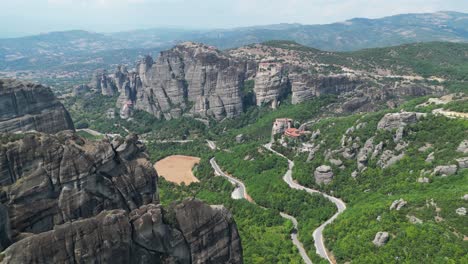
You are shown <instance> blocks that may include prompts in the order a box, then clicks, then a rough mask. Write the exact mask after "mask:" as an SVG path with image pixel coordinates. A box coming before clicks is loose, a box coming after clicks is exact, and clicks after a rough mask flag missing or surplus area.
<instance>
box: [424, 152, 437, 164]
mask: <svg viewBox="0 0 468 264" xmlns="http://www.w3.org/2000/svg"><path fill="white" fill-rule="evenodd" d="M434 159H435V157H434V152H431V153H429V155H427V158H426V162H427V163H432V162H433V161H434Z"/></svg>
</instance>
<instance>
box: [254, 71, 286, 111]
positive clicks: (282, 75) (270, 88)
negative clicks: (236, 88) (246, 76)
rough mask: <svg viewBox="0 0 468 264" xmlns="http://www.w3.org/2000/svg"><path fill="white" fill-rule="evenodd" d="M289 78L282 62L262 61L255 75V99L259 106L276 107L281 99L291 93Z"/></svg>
mask: <svg viewBox="0 0 468 264" xmlns="http://www.w3.org/2000/svg"><path fill="white" fill-rule="evenodd" d="M288 89H290V88H289V80H288V77H287V74H286V72H285V68H284V67H283V65H282V64H281V63H276V62H261V63H259V65H258V69H257V74H256V76H255V87H254V92H255V99H256V102H257V105H258V106H261V105H270V106H271V107H272V108H276V106H277V105H278V103H279V101H280V100H281V99H282V98H284V97H286V96H287V95H288V93H289V90H288Z"/></svg>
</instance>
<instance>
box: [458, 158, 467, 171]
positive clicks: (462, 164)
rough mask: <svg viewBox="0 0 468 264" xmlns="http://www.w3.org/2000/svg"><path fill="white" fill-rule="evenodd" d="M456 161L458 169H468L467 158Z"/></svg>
mask: <svg viewBox="0 0 468 264" xmlns="http://www.w3.org/2000/svg"><path fill="white" fill-rule="evenodd" d="M456 161H457V162H458V167H459V168H460V169H466V168H468V157H463V158H459V159H456Z"/></svg>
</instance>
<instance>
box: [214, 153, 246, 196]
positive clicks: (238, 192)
mask: <svg viewBox="0 0 468 264" xmlns="http://www.w3.org/2000/svg"><path fill="white" fill-rule="evenodd" d="M210 164H211V167H212V168H213V170H214V171H215V174H216V175H219V176H222V177H224V178H226V179H228V181H230V182H231V183H232V184H234V185H235V186H236V189H234V191H233V192H232V193H231V198H232V199H235V200H239V199H246V200H248V201H250V197H249V196H248V195H247V190H246V188H245V185H244V183H243V182H241V181H239V180H238V179H236V178H234V177H231V176H229V175H227V174H226V173H225V172H224V171H222V170H221V168H220V167H219V165H218V163H216V160H215V158H211V159H210Z"/></svg>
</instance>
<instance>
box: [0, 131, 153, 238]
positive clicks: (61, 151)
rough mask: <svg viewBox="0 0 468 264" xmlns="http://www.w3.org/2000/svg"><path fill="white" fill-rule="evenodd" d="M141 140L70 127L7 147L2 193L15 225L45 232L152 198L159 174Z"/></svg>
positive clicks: (0, 179)
mask: <svg viewBox="0 0 468 264" xmlns="http://www.w3.org/2000/svg"><path fill="white" fill-rule="evenodd" d="M137 142H138V141H137V138H136V137H132V136H129V137H128V138H127V139H125V140H123V139H122V140H121V141H120V142H117V141H114V142H112V144H111V143H110V142H108V141H101V142H91V141H87V140H83V139H82V138H80V137H78V136H76V135H75V134H73V133H71V132H69V131H64V132H60V133H58V134H57V135H47V134H39V133H36V134H28V135H26V136H25V137H24V138H23V139H21V140H17V141H15V142H12V143H9V144H8V145H6V146H4V147H3V148H2V149H1V150H0V152H1V154H0V156H1V158H0V169H1V174H0V175H1V176H0V183H1V185H2V186H5V187H4V188H3V189H2V192H4V193H3V195H0V197H5V198H6V199H4V200H2V201H1V202H2V203H3V204H4V205H5V206H7V207H8V209H9V214H10V219H11V227H12V229H13V230H14V231H16V232H29V233H40V232H44V231H48V230H51V229H52V228H53V226H54V225H57V224H62V223H64V222H67V221H71V220H75V219H78V218H86V217H91V216H94V215H96V214H97V213H99V212H100V211H102V210H105V209H116V208H125V209H127V210H132V209H135V208H138V207H139V206H141V205H143V204H147V203H150V202H152V201H153V200H154V194H155V193H156V180H157V175H156V172H155V170H154V168H153V167H152V165H151V163H150V162H149V161H148V159H147V157H146V154H144V153H143V150H144V148H143V146H141V145H139V144H138V143H137ZM31 201H34V206H31Z"/></svg>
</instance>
